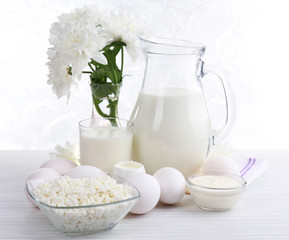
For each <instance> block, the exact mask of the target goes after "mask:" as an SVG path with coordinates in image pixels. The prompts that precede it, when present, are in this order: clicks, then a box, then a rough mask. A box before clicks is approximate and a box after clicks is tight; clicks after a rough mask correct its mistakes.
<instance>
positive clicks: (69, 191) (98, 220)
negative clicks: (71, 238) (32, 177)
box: [33, 176, 135, 232]
mask: <svg viewBox="0 0 289 240" xmlns="http://www.w3.org/2000/svg"><path fill="white" fill-rule="evenodd" d="M131 190H132V188H131V187H130V186H128V185H124V184H119V183H117V182H116V180H115V179H113V178H112V177H110V176H105V177H99V178H70V177H68V176H62V177H59V178H57V179H55V180H52V181H48V182H45V183H42V184H39V185H38V186H37V188H36V189H35V190H34V191H33V195H34V197H35V198H36V199H38V200H39V201H41V202H42V203H41V204H40V203H38V204H37V205H38V206H39V207H40V209H41V210H42V211H43V212H44V213H45V215H46V216H47V217H48V218H49V219H50V220H51V222H52V223H53V225H54V226H55V227H56V228H58V229H59V230H60V231H63V232H93V231H96V230H98V229H106V228H107V227H109V226H110V225H112V224H113V225H115V224H116V223H117V222H118V221H119V219H120V218H122V217H123V216H124V215H125V214H126V213H127V212H128V211H129V209H130V208H131V207H132V206H133V205H134V204H135V201H123V202H118V201H122V200H125V199H131V198H132V194H131ZM114 202H117V203H116V204H113V203H114ZM43 203H44V204H48V205H49V206H50V207H47V206H45V205H44V204H43ZM110 203H112V204H111V205H101V206H99V204H110ZM95 205H97V206H95ZM82 206H83V207H82ZM86 206H89V207H86ZM56 207H57V208H56Z"/></svg>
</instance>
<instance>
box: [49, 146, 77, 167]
mask: <svg viewBox="0 0 289 240" xmlns="http://www.w3.org/2000/svg"><path fill="white" fill-rule="evenodd" d="M55 151H56V152H52V153H49V156H50V157H52V158H54V157H59V158H66V159H69V160H71V161H72V162H74V163H75V164H76V165H78V166H79V165H80V163H79V159H80V151H79V144H78V143H71V142H69V141H66V142H65V147H62V146H60V145H57V146H56V147H55Z"/></svg>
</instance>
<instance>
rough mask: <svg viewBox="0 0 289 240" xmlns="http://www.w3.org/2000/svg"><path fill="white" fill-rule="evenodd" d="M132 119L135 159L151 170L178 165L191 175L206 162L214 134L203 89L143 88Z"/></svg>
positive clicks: (186, 173) (182, 170)
mask: <svg viewBox="0 0 289 240" xmlns="http://www.w3.org/2000/svg"><path fill="white" fill-rule="evenodd" d="M131 120H132V121H133V122H134V140H133V159H134V160H136V161H139V162H141V163H143V164H144V166H145V168H146V170H147V172H148V173H151V174H152V173H154V172H155V171H156V170H158V169H159V168H161V167H174V168H176V169H178V170H179V171H181V172H182V173H183V174H184V175H185V176H188V175H189V174H191V173H192V172H194V171H195V170H196V169H198V168H199V167H200V166H201V165H202V163H203V162H204V160H205V158H206V155H207V151H208V146H209V139H210V137H211V135H212V134H211V124H210V120H209V117H208V114H207V109H206V106H205V102H204V99H203V95H202V92H201V91H199V90H188V89H183V88H165V89H143V90H142V91H141V92H140V94H139V98H138V101H137V103H136V106H135V108H134V111H133V113H132V117H131Z"/></svg>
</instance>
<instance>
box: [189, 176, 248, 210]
mask: <svg viewBox="0 0 289 240" xmlns="http://www.w3.org/2000/svg"><path fill="white" fill-rule="evenodd" d="M245 186H246V182H245V180H244V179H243V178H242V177H240V176H237V175H233V174H224V173H198V174H193V175H191V176H189V178H188V180H187V188H188V190H189V192H190V194H191V195H192V197H193V200H194V202H195V203H196V204H197V205H198V206H199V207H200V208H202V209H205V210H209V211H226V210H229V209H231V208H232V207H233V206H234V205H235V204H236V203H237V202H238V201H239V199H240V197H241V195H242V193H243V191H244V190H245Z"/></svg>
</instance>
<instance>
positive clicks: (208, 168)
mask: <svg viewBox="0 0 289 240" xmlns="http://www.w3.org/2000/svg"><path fill="white" fill-rule="evenodd" d="M203 171H204V172H223V173H232V174H236V175H240V169H239V166H238V163H237V162H236V161H235V160H234V159H232V158H229V157H227V156H225V155H215V156H212V157H210V158H208V160H207V161H206V162H205V164H204V166H203Z"/></svg>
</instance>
